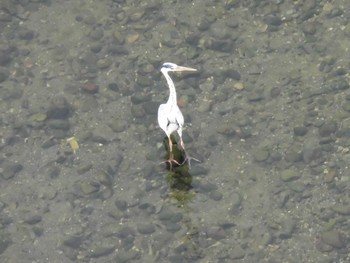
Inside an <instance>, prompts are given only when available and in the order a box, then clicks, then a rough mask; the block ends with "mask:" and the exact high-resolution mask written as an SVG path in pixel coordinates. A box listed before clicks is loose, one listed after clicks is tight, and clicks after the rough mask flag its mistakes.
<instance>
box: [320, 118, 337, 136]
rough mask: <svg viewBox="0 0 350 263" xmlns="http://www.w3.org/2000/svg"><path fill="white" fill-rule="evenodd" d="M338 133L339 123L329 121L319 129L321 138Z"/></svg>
mask: <svg viewBox="0 0 350 263" xmlns="http://www.w3.org/2000/svg"><path fill="white" fill-rule="evenodd" d="M336 131H337V123H336V122H335V121H329V122H326V123H324V124H323V125H322V126H321V127H319V128H318V133H319V135H320V136H321V137H326V136H329V135H331V134H332V133H334V132H336Z"/></svg>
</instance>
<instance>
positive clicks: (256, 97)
mask: <svg viewBox="0 0 350 263" xmlns="http://www.w3.org/2000/svg"><path fill="white" fill-rule="evenodd" d="M247 99H248V100H249V101H251V102H255V101H260V100H262V99H264V96H263V94H262V92H256V91H253V92H250V93H249V94H248V95H247Z"/></svg>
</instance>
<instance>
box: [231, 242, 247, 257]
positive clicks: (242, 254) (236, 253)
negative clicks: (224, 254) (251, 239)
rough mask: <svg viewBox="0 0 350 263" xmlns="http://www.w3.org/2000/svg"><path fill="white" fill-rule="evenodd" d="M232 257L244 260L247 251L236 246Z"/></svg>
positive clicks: (232, 251)
mask: <svg viewBox="0 0 350 263" xmlns="http://www.w3.org/2000/svg"><path fill="white" fill-rule="evenodd" d="M230 255H231V258H232V259H242V258H244V257H245V251H244V249H243V248H241V247H240V246H239V245H235V246H234V247H233V249H232V250H231V251H230Z"/></svg>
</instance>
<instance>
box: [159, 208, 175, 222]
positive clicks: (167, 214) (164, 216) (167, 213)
mask: <svg viewBox="0 0 350 263" xmlns="http://www.w3.org/2000/svg"><path fill="white" fill-rule="evenodd" d="M174 215H175V213H174V212H173V211H171V209H169V208H167V207H162V210H161V211H160V212H159V214H158V219H159V220H161V221H166V220H171V218H172V217H173V216H174Z"/></svg>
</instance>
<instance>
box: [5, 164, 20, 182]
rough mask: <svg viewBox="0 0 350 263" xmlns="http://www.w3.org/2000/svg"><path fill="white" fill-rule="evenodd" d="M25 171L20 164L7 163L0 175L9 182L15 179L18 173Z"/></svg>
mask: <svg viewBox="0 0 350 263" xmlns="http://www.w3.org/2000/svg"><path fill="white" fill-rule="evenodd" d="M22 169H23V166H22V165H21V164H18V163H12V162H7V163H4V164H3V165H2V170H0V174H1V176H2V178H4V179H5V180H8V179H10V178H12V177H14V176H15V175H16V174H17V173H18V172H20V171H21V170H22Z"/></svg>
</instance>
